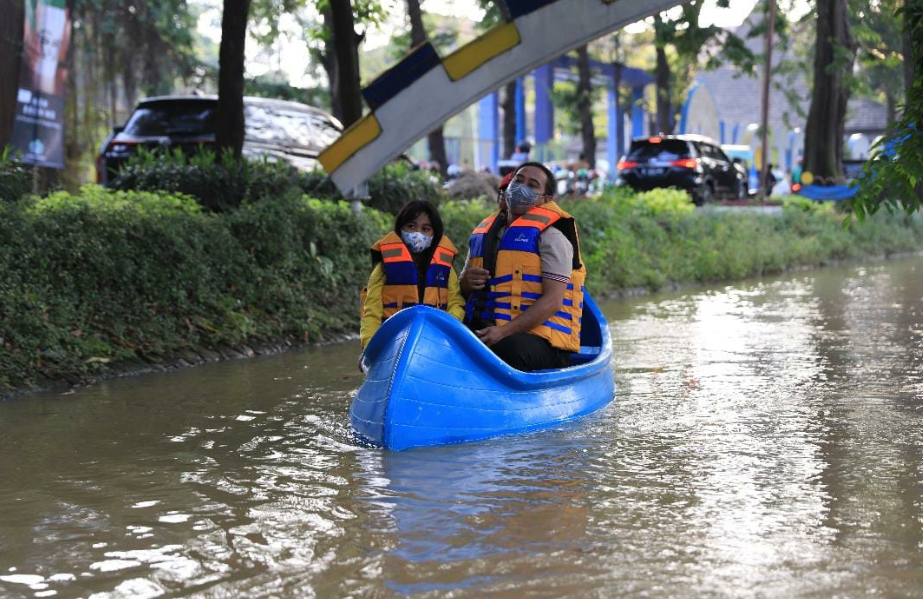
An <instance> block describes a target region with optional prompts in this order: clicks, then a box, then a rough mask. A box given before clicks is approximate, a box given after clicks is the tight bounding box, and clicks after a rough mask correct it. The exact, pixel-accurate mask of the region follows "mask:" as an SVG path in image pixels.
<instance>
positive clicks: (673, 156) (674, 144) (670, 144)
mask: <svg viewBox="0 0 923 599" xmlns="http://www.w3.org/2000/svg"><path fill="white" fill-rule="evenodd" d="M679 158H689V144H687V143H686V142H684V141H682V140H680V139H664V140H663V141H660V142H652V141H648V140H645V141H636V142H634V143H632V144H631V152H630V153H629V154H628V160H632V161H635V162H641V161H648V160H651V159H655V160H660V161H664V162H668V161H670V160H677V159H679Z"/></svg>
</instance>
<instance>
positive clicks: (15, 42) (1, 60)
mask: <svg viewBox="0 0 923 599" xmlns="http://www.w3.org/2000/svg"><path fill="white" fill-rule="evenodd" d="M24 12H25V3H24V1H23V0H0V15H3V18H2V19H0V82H3V85H2V86H0V151H2V150H3V148H4V147H6V145H7V144H8V143H9V141H10V137H12V134H13V119H14V118H15V116H16V91H17V90H18V89H19V64H20V59H21V58H22V34H23V16H24Z"/></svg>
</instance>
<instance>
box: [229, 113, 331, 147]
mask: <svg viewBox="0 0 923 599" xmlns="http://www.w3.org/2000/svg"><path fill="white" fill-rule="evenodd" d="M244 115H245V122H246V128H247V130H246V133H245V138H246V140H247V141H248V142H255V143H264V144H272V145H275V146H280V147H285V148H305V149H311V150H315V151H320V150H322V149H324V148H325V147H327V146H329V145H330V144H331V143H333V142H334V141H335V140H336V139H337V138H338V137H339V136H340V131H339V129H338V128H337V127H336V125H334V123H333V122H332V121H330V120H329V119H327V118H325V117H324V116H323V115H320V114H317V113H314V112H310V111H307V110H298V109H293V108H288V107H283V106H264V105H257V104H250V105H248V106H246V107H245V109H244Z"/></svg>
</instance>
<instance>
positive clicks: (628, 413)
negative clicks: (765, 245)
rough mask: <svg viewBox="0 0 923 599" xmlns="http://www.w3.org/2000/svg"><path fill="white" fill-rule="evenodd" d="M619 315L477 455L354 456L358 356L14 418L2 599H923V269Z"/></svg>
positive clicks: (263, 365) (194, 373)
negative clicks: (576, 367)
mask: <svg viewBox="0 0 923 599" xmlns="http://www.w3.org/2000/svg"><path fill="white" fill-rule="evenodd" d="M603 308H604V310H605V312H606V314H607V316H608V318H609V322H610V326H611V330H612V336H613V343H614V350H615V371H616V379H617V395H616V399H615V401H614V402H613V403H612V404H610V406H609V407H608V408H606V409H605V410H603V411H602V412H600V413H598V414H595V415H593V416H590V417H588V418H585V419H583V420H580V421H577V422H575V423H571V424H569V425H567V426H565V427H562V428H558V429H554V430H549V431H543V432H539V433H535V434H529V435H523V436H513V437H507V438H502V439H496V440H492V441H487V442H481V443H476V444H470V445H462V446H454V447H444V448H432V449H424V450H411V451H408V452H403V453H389V452H383V451H381V450H378V449H373V448H368V447H364V446H362V445H360V444H358V443H357V442H356V441H355V439H354V438H353V437H352V435H351V433H350V430H349V422H348V408H349V403H350V400H351V394H352V393H353V392H354V391H355V390H356V389H357V387H358V386H359V385H360V383H361V381H362V378H361V376H360V375H359V373H358V372H356V357H357V351H358V343H357V342H350V343H344V344H338V345H333V346H328V347H323V348H313V349H310V350H307V351H302V352H297V353H290V354H287V355H282V356H275V357H266V358H257V359H252V360H245V361H237V362H225V363H219V364H211V365H207V366H203V367H199V368H194V369H188V370H185V371H180V372H176V373H169V374H158V375H148V376H143V377H135V378H131V379H125V380H116V381H110V382H106V383H102V384H99V385H97V386H94V387H92V388H89V389H83V390H78V391H76V392H73V393H69V394H65V395H60V394H45V395H38V396H32V397H27V398H23V399H19V400H14V401H8V402H5V403H0V597H3V598H26V597H29V598H31V597H60V598H70V597H82V598H90V597H92V598H94V599H102V598H112V599H115V598H129V597H130V598H153V597H203V598H205V597H207V598H212V597H214V598H241V597H245V598H251V597H267V598H268V597H319V598H329V597H356V598H359V597H401V596H411V595H412V596H415V597H447V596H448V597H482V596H488V595H489V596H492V597H509V598H518V597H549V598H552V597H600V598H603V597H614V596H620V597H735V598H736V597H779V598H783V597H786V598H787V597H818V598H820V597H867V596H876V597H923V258H920V257H913V258H907V259H902V260H897V261H893V262H880V263H872V264H866V265H853V266H848V267H843V268H836V269H828V270H818V271H805V272H800V273H795V274H792V275H788V276H786V277H781V278H774V279H765V280H761V281H749V282H744V283H740V284H736V285H730V286H721V287H716V288H711V289H697V290H691V291H686V292H679V293H672V294H661V295H657V296H653V297H647V298H636V299H628V300H619V301H614V302H608V303H606V304H604V305H603Z"/></svg>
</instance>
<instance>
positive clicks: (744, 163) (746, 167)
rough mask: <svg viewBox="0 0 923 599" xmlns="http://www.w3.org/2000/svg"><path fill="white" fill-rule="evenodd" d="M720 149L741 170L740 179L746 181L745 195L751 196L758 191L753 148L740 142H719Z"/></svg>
mask: <svg viewBox="0 0 923 599" xmlns="http://www.w3.org/2000/svg"><path fill="white" fill-rule="evenodd" d="M721 149H722V151H724V153H725V154H727V156H728V158H730V159H731V160H732V161H733V162H734V165H735V166H736V167H737V170H739V171H740V172H741V174H742V177H743V179H742V180H743V181H745V182H746V186H747V192H748V193H747V195H751V196H752V195H756V194H757V193H759V187H760V176H759V173H758V172H757V171H756V157H755V156H754V154H753V149H752V148H751V147H750V146H747V145H742V144H721Z"/></svg>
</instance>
